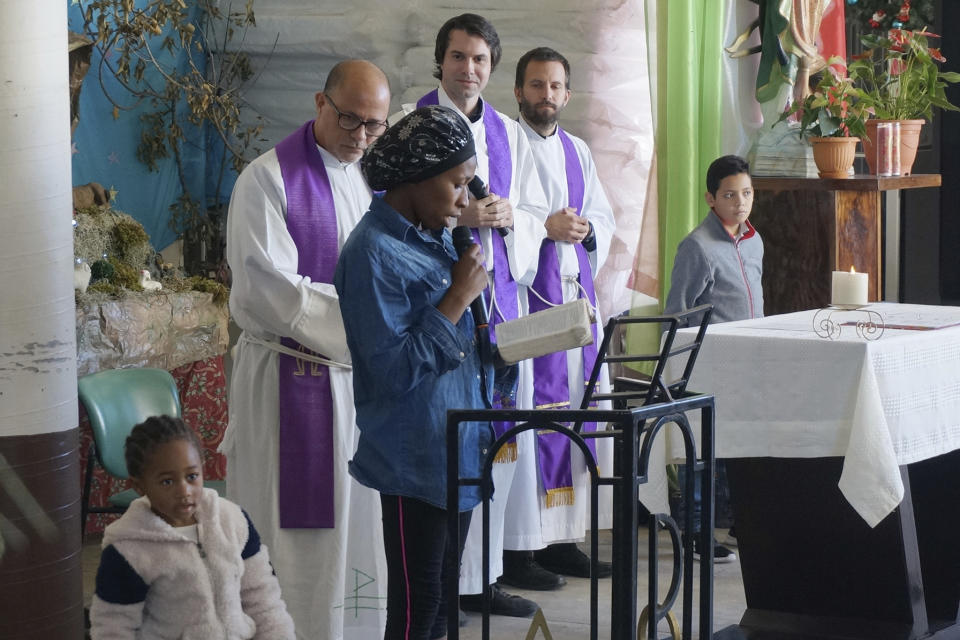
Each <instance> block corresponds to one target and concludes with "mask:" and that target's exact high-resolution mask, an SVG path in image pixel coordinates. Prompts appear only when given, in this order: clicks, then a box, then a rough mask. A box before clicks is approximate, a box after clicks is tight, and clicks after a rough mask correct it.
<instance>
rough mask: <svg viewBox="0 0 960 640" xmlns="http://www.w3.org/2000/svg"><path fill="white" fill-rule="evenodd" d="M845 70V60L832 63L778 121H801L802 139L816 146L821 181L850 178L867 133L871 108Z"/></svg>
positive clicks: (814, 152)
mask: <svg viewBox="0 0 960 640" xmlns="http://www.w3.org/2000/svg"><path fill="white" fill-rule="evenodd" d="M844 71H845V69H844V66H843V60H842V59H840V58H831V59H830V60H828V65H827V67H826V68H824V70H823V71H821V72H820V77H819V80H818V81H817V84H816V86H815V87H814V88H813V90H812V91H811V92H810V94H809V95H807V96H806V97H805V98H803V99H802V100H798V101H797V102H794V103H793V105H792V106H791V107H790V108H789V109H787V110H786V111H785V112H784V113H783V114H781V116H780V119H779V120H778V122H782V121H784V120H786V119H788V118H791V117H794V116H797V117H798V118H799V120H798V121H799V124H800V127H799V133H800V136H801V137H805V138H806V139H808V140H809V141H810V144H811V145H812V146H813V159H814V161H815V162H816V163H817V169H818V170H819V172H820V177H821V178H846V177H847V176H848V175H849V171H850V167H852V166H853V158H854V155H855V152H856V147H857V142H859V141H860V138H861V137H862V136H864V134H865V133H866V129H865V122H866V120H867V117H868V115H869V113H868V111H867V107H866V105H865V103H864V102H863V100H862V99H861V95H860V91H859V90H858V89H857V88H856V87H854V85H853V81H852V80H851V79H850V78H848V77H847V76H846V74H845V73H844Z"/></svg>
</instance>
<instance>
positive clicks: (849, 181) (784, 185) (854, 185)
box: [752, 173, 940, 191]
mask: <svg viewBox="0 0 960 640" xmlns="http://www.w3.org/2000/svg"><path fill="white" fill-rule="evenodd" d="M752 180H753V188H754V189H756V190H757V191H892V190H894V189H918V188H922V187H939V186H940V174H938V173H917V174H913V175H909V176H891V177H889V178H881V177H880V176H874V175H866V174H857V175H854V176H850V177H849V178H784V177H764V176H753V177H752Z"/></svg>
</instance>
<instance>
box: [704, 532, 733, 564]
mask: <svg viewBox="0 0 960 640" xmlns="http://www.w3.org/2000/svg"><path fill="white" fill-rule="evenodd" d="M693 559H694V560H700V536H699V535H697V536H695V537H694V538H693ZM736 559H737V554H736V553H734V552H733V551H731V550H730V549H728V548H726V547H725V546H723V545H722V544H720V543H719V542H717V541H716V539H714V541H713V564H727V563H729V562H733V561H734V560H736Z"/></svg>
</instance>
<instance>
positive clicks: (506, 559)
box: [497, 551, 567, 591]
mask: <svg viewBox="0 0 960 640" xmlns="http://www.w3.org/2000/svg"><path fill="white" fill-rule="evenodd" d="M497 582H500V583H501V584H506V585H510V586H511V587H517V588H518V589H529V590H531V591H553V590H554V589H559V588H560V587H562V586H563V585H565V584H567V580H566V578H564V577H563V576H560V575H557V574H555V573H552V572H550V571H547V570H546V569H544V568H543V567H541V566H540V565H539V564H537V561H536V560H534V559H533V552H532V551H504V552H503V575H502V576H500V579H499V580H497Z"/></svg>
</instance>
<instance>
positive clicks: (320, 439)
mask: <svg viewBox="0 0 960 640" xmlns="http://www.w3.org/2000/svg"><path fill="white" fill-rule="evenodd" d="M276 151H277V160H278V161H279V163H280V173H281V175H282V176H283V190H284V193H285V194H286V197H287V231H289V232H290V236H291V237H292V238H293V242H294V244H296V246H297V273H299V274H300V275H302V276H306V277H309V278H310V279H311V280H312V281H313V282H324V283H332V282H333V272H334V268H335V267H336V265H337V257H338V255H339V245H338V242H337V212H336V209H335V208H334V204H333V192H332V191H331V189H330V179H329V178H328V177H327V170H326V168H325V167H324V166H323V157H322V156H321V155H320V152H319V151H318V150H317V143H316V140H315V138H314V137H313V120H311V121H309V122H307V123H306V124H304V125H303V126H302V127H300V128H299V129H297V130H296V131H294V132H293V133H291V134H290V135H289V136H287V137H286V138H285V139H284V140H283V141H282V142H280V144H278V145H277V146H276ZM280 342H281V344H283V345H284V346H286V347H290V348H291V349H295V350H297V351H302V352H305V353H307V354H311V355H319V354H315V353H314V352H312V351H310V350H309V349H307V348H306V347H304V346H303V345H301V344H300V343H298V342H296V341H295V340H292V339H290V338H282V339H281V341H280ZM278 374H279V382H280V388H279V398H278V399H279V407H280V413H279V421H280V433H279V438H280V451H279V453H280V455H279V496H278V504H279V510H280V527H281V528H283V529H296V528H306V529H320V528H333V526H334V510H333V505H334V486H333V482H334V457H333V450H334V436H333V396H332V394H331V391H330V370H329V368H328V367H326V366H324V365H321V364H317V363H313V362H306V361H304V360H301V359H299V358H294V357H292V356H288V355H286V354H283V353H281V354H279V362H278Z"/></svg>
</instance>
